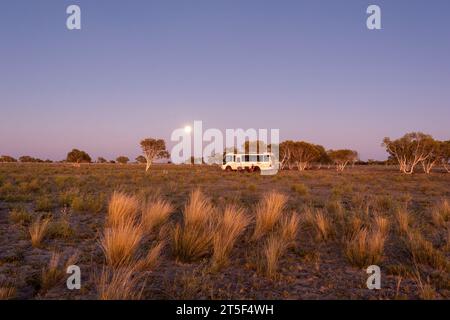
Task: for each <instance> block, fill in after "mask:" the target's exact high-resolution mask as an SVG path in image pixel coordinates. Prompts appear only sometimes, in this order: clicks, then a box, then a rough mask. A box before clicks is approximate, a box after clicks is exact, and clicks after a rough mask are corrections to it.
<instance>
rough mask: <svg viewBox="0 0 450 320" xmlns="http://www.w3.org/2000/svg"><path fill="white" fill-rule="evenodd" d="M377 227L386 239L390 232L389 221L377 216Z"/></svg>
mask: <svg viewBox="0 0 450 320" xmlns="http://www.w3.org/2000/svg"><path fill="white" fill-rule="evenodd" d="M375 227H376V229H377V230H378V231H379V232H380V233H381V234H382V235H383V236H385V237H386V236H387V234H388V232H389V220H388V219H387V218H385V217H382V216H376V217H375Z"/></svg>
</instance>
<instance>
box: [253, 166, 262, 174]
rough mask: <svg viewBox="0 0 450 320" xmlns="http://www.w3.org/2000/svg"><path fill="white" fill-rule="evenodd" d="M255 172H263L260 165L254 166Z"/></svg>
mask: <svg viewBox="0 0 450 320" xmlns="http://www.w3.org/2000/svg"><path fill="white" fill-rule="evenodd" d="M253 172H257V173H259V172H261V168H260V167H255V168H253Z"/></svg>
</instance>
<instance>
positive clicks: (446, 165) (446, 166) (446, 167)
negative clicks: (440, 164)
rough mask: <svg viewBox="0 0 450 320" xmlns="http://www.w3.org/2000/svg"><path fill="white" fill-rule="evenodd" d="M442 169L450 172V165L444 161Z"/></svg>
mask: <svg viewBox="0 0 450 320" xmlns="http://www.w3.org/2000/svg"><path fill="white" fill-rule="evenodd" d="M444 169H445V170H446V171H447V173H450V167H449V166H448V164H446V163H444Z"/></svg>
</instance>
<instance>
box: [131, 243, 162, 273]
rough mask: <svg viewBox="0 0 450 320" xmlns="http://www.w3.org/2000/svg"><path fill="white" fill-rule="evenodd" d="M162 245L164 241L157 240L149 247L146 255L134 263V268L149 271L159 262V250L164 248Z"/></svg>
mask: <svg viewBox="0 0 450 320" xmlns="http://www.w3.org/2000/svg"><path fill="white" fill-rule="evenodd" d="M164 246H165V243H164V242H158V243H157V244H156V245H154V246H153V247H152V248H150V250H148V253H147V255H146V256H145V257H144V258H142V259H141V260H139V261H138V262H137V263H136V270H138V271H150V270H153V269H154V268H156V267H157V266H158V264H159V262H160V257H161V251H162V249H164Z"/></svg>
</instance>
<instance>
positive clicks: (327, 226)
mask: <svg viewBox="0 0 450 320" xmlns="http://www.w3.org/2000/svg"><path fill="white" fill-rule="evenodd" d="M302 218H303V221H302V222H303V225H305V226H306V227H307V228H312V229H313V230H314V233H315V237H316V240H317V241H327V240H329V239H330V238H331V236H332V235H333V228H332V225H331V221H330V218H329V217H328V216H327V215H326V214H325V213H324V212H323V210H321V209H317V210H315V209H311V208H309V207H307V208H305V210H304V212H303V215H302Z"/></svg>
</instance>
